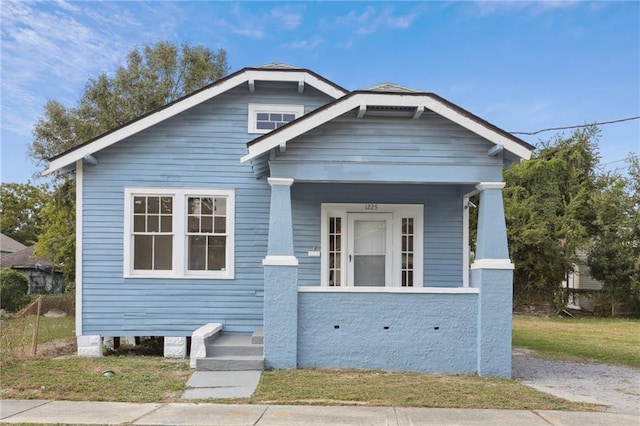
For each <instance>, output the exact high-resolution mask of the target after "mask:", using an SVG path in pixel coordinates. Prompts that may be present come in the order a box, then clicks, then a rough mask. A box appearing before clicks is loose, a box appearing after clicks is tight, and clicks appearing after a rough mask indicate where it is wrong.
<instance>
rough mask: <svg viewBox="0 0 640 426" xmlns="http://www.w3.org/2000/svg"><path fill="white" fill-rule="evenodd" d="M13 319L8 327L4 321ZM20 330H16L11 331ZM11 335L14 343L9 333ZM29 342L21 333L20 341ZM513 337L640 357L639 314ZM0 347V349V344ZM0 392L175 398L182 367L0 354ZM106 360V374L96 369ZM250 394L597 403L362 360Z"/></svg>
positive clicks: (286, 398)
mask: <svg viewBox="0 0 640 426" xmlns="http://www.w3.org/2000/svg"><path fill="white" fill-rule="evenodd" d="M32 323H33V322H32V319H31V320H30V319H29V318H26V319H24V320H20V321H17V320H4V322H3V324H2V326H3V327H2V342H3V345H2V346H3V348H4V346H5V342H10V343H11V344H12V345H14V346H15V345H19V343H20V342H21V341H22V340H20V339H18V338H17V337H15V336H18V335H24V334H27V335H28V336H30V334H29V331H31V330H32V328H29V327H32ZM41 327H42V329H43V333H42V335H41V338H40V341H41V342H43V343H44V342H45V341H46V340H47V339H51V338H60V337H67V336H73V319H70V318H52V319H42V323H41ZM12 329H14V330H12ZM21 339H22V338H21ZM16 342H17V343H16ZM27 344H28V345H30V337H29V339H28V342H27ZM514 344H515V345H517V346H524V347H529V348H532V349H535V350H538V351H540V352H542V353H544V354H551V355H554V356H562V357H565V358H567V357H570V358H572V359H575V358H576V357H585V358H586V359H593V360H598V361H604V362H611V363H616V364H623V365H630V366H633V367H640V321H629V320H602V319H582V320H567V319H562V320H557V319H543V318H533V317H519V316H516V317H515V318H514ZM3 351H4V349H3ZM0 361H1V363H2V366H1V367H2V381H1V388H0V398H16V399H58V400H93V401H129V402H173V401H180V397H181V394H182V392H183V391H184V390H185V388H186V382H187V379H188V378H189V377H190V375H191V373H192V370H190V369H189V366H188V363H187V362H186V361H178V362H177V361H169V360H165V359H163V358H162V357H159V356H140V355H110V356H105V357H102V358H78V357H76V356H66V357H62V358H55V359H49V358H45V357H42V356H41V357H39V358H35V359H31V358H30V357H23V358H13V359H6V358H2V359H0ZM108 370H111V371H113V372H115V375H114V376H113V377H104V376H103V374H102V373H104V372H105V371H108ZM213 402H236V403H250V404H314V405H364V406H400V407H452V408H454V407H457V408H497V409H534V410H581V411H600V410H602V407H600V406H595V405H591V404H584V403H573V402H568V401H565V400H562V399H560V398H556V397H554V396H551V395H548V394H545V393H541V392H538V391H536V390H534V389H532V388H529V387H527V386H524V385H521V384H520V383H518V382H517V381H515V380H506V379H492V378H484V377H477V376H468V375H458V376H444V375H429V374H417V373H393V372H383V371H366V370H365V371H362V370H324V369H318V370H314V369H309V370H284V371H283V370H280V371H266V372H265V373H264V374H263V376H262V380H261V382H260V385H259V386H258V389H257V391H256V393H255V394H254V395H253V396H252V397H251V398H249V399H237V400H214V401H213Z"/></svg>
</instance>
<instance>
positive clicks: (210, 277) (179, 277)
mask: <svg viewBox="0 0 640 426" xmlns="http://www.w3.org/2000/svg"><path fill="white" fill-rule="evenodd" d="M123 278H126V279H153V280H232V279H234V278H235V277H234V276H233V275H172V274H163V275H140V274H125V275H124V276H123Z"/></svg>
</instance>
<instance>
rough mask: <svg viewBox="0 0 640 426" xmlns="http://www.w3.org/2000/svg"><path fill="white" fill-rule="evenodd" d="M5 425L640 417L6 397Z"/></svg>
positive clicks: (632, 424) (540, 421) (529, 425)
mask: <svg viewBox="0 0 640 426" xmlns="http://www.w3.org/2000/svg"><path fill="white" fill-rule="evenodd" d="M0 423H58V424H59V423H64V424H135V425H225V426H226V425H259V426H267V425H278V426H287V425H385V426H387V425H388V426H405V425H407V426H409V425H411V426H420V425H474V426H475V425H514V424H517V425H521V426H538V425H539V426H549V425H558V426H560V425H562V426H584V425H596V426H598V425H602V426H605V425H615V426H627V425H629V426H638V425H639V424H640V417H638V416H635V415H631V414H614V413H585V412H572V411H526V410H461V409H452V408H387V407H324V406H323V407H319V406H278V405H222V404H190V403H187V404H185V403H175V404H131V403H126V402H89V401H82V402H72V401H45V400H28V401H26V400H2V401H0Z"/></svg>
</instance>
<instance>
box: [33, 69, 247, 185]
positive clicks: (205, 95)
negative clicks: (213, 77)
mask: <svg viewBox="0 0 640 426" xmlns="http://www.w3.org/2000/svg"><path fill="white" fill-rule="evenodd" d="M247 80H248V76H247V73H242V74H239V75H237V76H235V77H232V78H230V79H229V80H227V81H224V82H222V83H221V84H218V85H215V86H212V87H210V88H209V89H206V90H203V91H202V92H199V93H196V94H195V95H192V96H189V97H188V98H186V99H184V100H182V101H180V102H176V103H175V104H173V105H171V106H170V107H167V108H164V109H162V110H160V111H158V112H156V113H153V114H150V115H148V116H147V117H144V118H142V119H140V120H138V121H135V122H133V123H131V124H130V125H128V126H125V127H122V128H120V129H118V130H116V131H114V132H112V133H109V134H108V135H105V136H103V137H102V138H100V139H96V140H95V141H93V142H91V143H90V144H87V145H85V146H83V147H81V148H78V149H76V150H75V151H71V152H70V153H69V154H67V155H63V156H62V157H60V158H56V159H55V160H53V161H51V163H49V168H48V169H47V170H45V171H44V172H43V173H42V174H43V175H48V174H49V173H52V172H55V171H56V170H59V169H61V168H63V167H64V166H67V165H69V164H71V163H73V162H75V161H78V160H80V159H82V158H84V156H85V155H91V154H93V153H95V152H98V151H100V150H103V149H105V148H107V147H109V146H111V145H113V144H114V143H117V142H120V141H121V140H123V139H126V138H128V137H130V136H133V135H135V134H136V133H139V132H141V131H143V130H145V129H148V128H149V127H151V126H154V125H156V124H158V123H161V122H162V121H164V120H167V119H169V118H171V117H173V116H175V115H178V114H180V113H181V112H184V111H186V110H188V109H190V108H193V107H194V106H196V105H199V104H201V103H203V102H206V101H208V100H209V99H211V98H213V97H215V96H217V95H219V94H220V93H223V92H226V91H227V90H230V89H233V88H234V87H236V86H238V85H240V84H242V83H245V82H246V81H247Z"/></svg>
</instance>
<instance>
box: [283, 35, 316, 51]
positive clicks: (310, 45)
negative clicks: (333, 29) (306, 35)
mask: <svg viewBox="0 0 640 426" xmlns="http://www.w3.org/2000/svg"><path fill="white" fill-rule="evenodd" d="M322 42H323V40H322V39H321V38H315V39H313V40H298V41H294V42H291V43H287V44H285V45H284V47H290V48H292V49H302V50H312V49H315V48H316V47H318V46H320V45H321V44H322Z"/></svg>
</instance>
